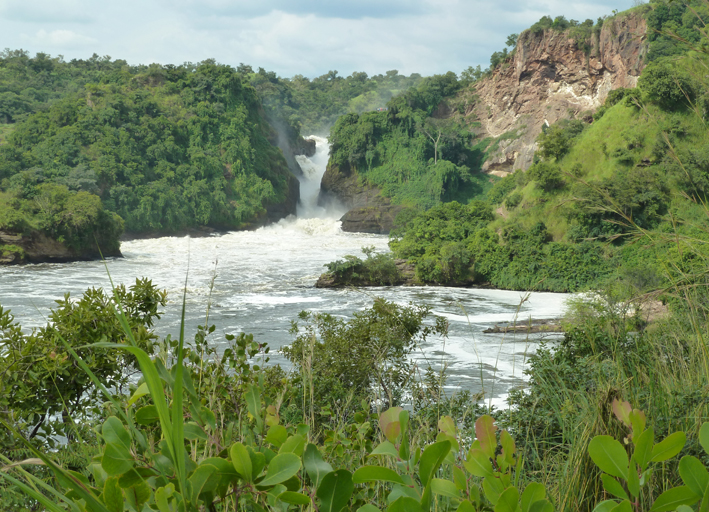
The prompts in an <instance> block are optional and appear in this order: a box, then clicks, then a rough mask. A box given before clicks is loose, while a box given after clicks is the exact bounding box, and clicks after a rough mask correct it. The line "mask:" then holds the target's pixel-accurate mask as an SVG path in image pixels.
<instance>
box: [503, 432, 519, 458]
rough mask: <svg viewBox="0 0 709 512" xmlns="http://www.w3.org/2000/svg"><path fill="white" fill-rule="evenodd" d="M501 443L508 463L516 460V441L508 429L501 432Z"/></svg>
mask: <svg viewBox="0 0 709 512" xmlns="http://www.w3.org/2000/svg"><path fill="white" fill-rule="evenodd" d="M500 444H501V445H502V454H503V455H504V457H505V461H506V462H507V463H508V464H512V462H513V461H514V453H515V442H514V439H512V436H511V435H510V433H509V432H507V431H506V430H503V431H502V432H500Z"/></svg>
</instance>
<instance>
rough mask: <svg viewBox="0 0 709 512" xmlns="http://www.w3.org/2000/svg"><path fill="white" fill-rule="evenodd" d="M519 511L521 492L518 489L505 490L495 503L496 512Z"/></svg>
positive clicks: (509, 488)
mask: <svg viewBox="0 0 709 512" xmlns="http://www.w3.org/2000/svg"><path fill="white" fill-rule="evenodd" d="M518 509H519V491H518V490H517V488H516V487H508V488H507V489H505V490H504V491H503V492H502V494H500V498H499V499H498V500H497V503H495V512H516V510H518Z"/></svg>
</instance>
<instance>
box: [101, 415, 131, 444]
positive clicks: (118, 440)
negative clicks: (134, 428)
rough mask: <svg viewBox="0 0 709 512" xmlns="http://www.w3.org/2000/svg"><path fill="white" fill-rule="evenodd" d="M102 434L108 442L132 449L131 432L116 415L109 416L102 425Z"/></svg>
mask: <svg viewBox="0 0 709 512" xmlns="http://www.w3.org/2000/svg"><path fill="white" fill-rule="evenodd" d="M101 435H102V437H103V439H104V441H106V444H116V445H120V446H122V447H123V448H125V449H126V450H130V445H131V440H130V434H129V433H128V431H127V430H126V428H125V427H124V426H123V423H121V420H119V419H118V418H116V417H115V416H109V417H108V418H106V421H104V422H103V425H102V426H101Z"/></svg>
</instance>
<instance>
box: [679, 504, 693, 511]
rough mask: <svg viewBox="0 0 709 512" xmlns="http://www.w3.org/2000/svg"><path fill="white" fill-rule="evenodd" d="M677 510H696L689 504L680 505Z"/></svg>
mask: <svg viewBox="0 0 709 512" xmlns="http://www.w3.org/2000/svg"><path fill="white" fill-rule="evenodd" d="M676 512H694V510H692V507H688V506H687V505H680V506H679V507H677V511H676Z"/></svg>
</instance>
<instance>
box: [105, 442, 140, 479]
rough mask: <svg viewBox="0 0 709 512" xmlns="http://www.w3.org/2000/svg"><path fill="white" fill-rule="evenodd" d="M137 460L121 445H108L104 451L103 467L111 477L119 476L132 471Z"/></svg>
mask: <svg viewBox="0 0 709 512" xmlns="http://www.w3.org/2000/svg"><path fill="white" fill-rule="evenodd" d="M134 464H135V460H134V459H133V456H132V455H131V453H130V451H128V450H127V449H126V448H124V447H123V445H119V444H107V445H106V447H105V448H104V449H103V456H102V457H101V467H102V468H103V470H104V471H105V472H106V473H107V474H108V475H109V476H118V475H122V474H123V473H125V472H127V471H130V469H131V468H132V467H133V465H134Z"/></svg>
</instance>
